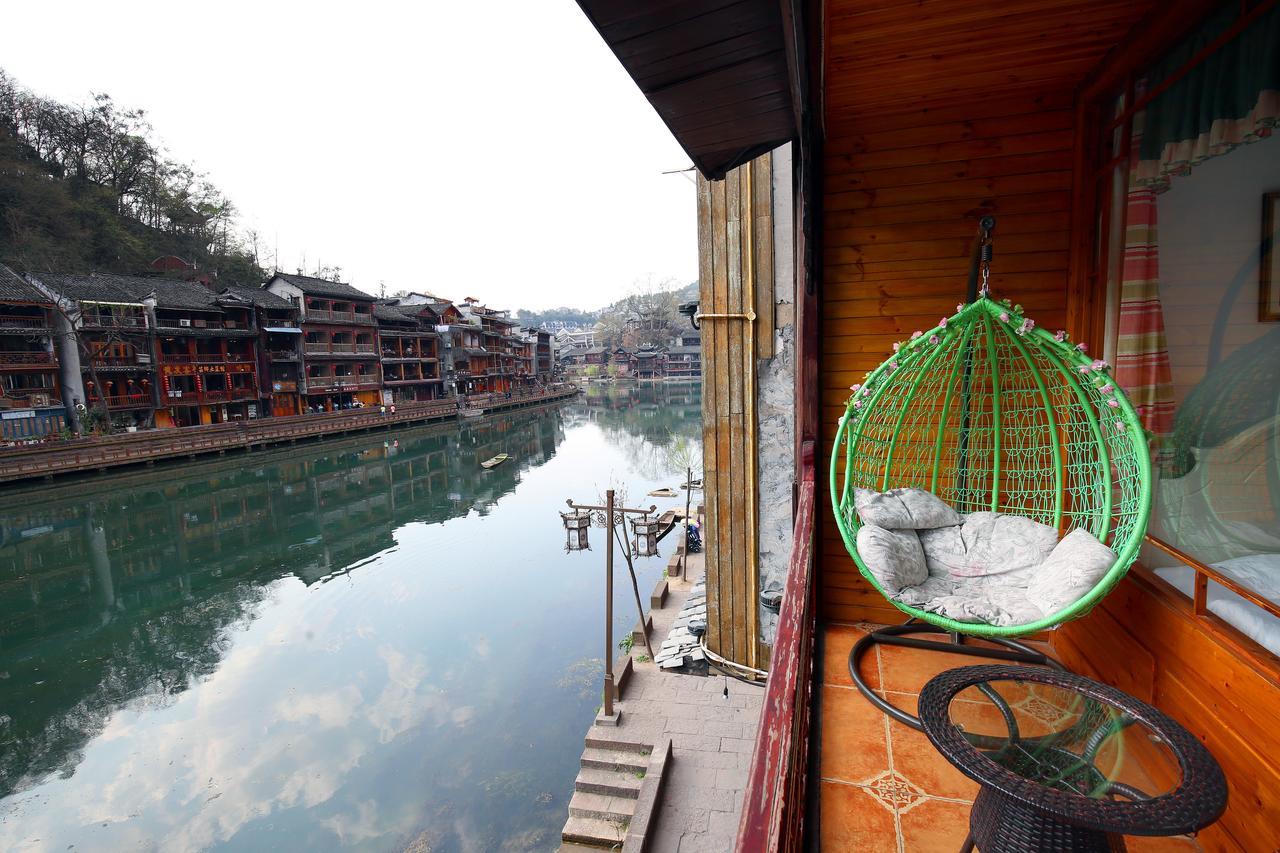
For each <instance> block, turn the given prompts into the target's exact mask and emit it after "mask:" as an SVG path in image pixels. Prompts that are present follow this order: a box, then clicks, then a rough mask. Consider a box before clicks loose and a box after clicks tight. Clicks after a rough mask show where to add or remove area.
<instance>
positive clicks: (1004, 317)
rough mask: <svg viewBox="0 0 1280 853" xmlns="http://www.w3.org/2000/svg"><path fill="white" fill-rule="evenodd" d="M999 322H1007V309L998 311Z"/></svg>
mask: <svg viewBox="0 0 1280 853" xmlns="http://www.w3.org/2000/svg"><path fill="white" fill-rule="evenodd" d="M1000 322H1001V323H1007V322H1009V312H1008V311H1001V312H1000Z"/></svg>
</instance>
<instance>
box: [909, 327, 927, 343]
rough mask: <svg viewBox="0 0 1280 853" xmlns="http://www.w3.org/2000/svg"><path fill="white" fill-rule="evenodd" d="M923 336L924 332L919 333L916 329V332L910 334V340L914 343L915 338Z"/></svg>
mask: <svg viewBox="0 0 1280 853" xmlns="http://www.w3.org/2000/svg"><path fill="white" fill-rule="evenodd" d="M923 334H924V332H921V331H920V330H918V329H917V330H916V331H914V332H912V333H911V340H913V341H914V340H915V339H916V338H918V337H921V336H922V335H923Z"/></svg>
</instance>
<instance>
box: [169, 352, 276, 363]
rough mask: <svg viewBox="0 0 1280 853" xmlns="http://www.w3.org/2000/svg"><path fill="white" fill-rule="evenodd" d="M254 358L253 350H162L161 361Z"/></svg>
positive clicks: (185, 361)
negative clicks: (194, 351) (223, 351)
mask: <svg viewBox="0 0 1280 853" xmlns="http://www.w3.org/2000/svg"><path fill="white" fill-rule="evenodd" d="M253 360H254V358H253V353H251V352H228V353H221V352H196V353H191V352H161V353H160V361H162V362H165V363H168V364H226V363H229V362H230V363H235V364H244V363H246V362H252V361H253Z"/></svg>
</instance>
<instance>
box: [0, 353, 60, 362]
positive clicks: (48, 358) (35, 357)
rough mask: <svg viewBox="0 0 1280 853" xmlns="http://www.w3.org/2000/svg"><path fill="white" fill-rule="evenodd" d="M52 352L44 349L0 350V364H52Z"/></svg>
mask: <svg viewBox="0 0 1280 853" xmlns="http://www.w3.org/2000/svg"><path fill="white" fill-rule="evenodd" d="M54 363H55V362H54V360H53V353H51V352H45V351H44V350H23V351H21V352H0V364H54Z"/></svg>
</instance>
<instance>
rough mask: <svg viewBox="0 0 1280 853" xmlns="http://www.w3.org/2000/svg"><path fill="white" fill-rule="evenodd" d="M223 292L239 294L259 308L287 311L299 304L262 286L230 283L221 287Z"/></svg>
mask: <svg viewBox="0 0 1280 853" xmlns="http://www.w3.org/2000/svg"><path fill="white" fill-rule="evenodd" d="M220 292H222V293H231V294H233V295H235V296H239V297H240V298H241V299H247V300H248V301H250V302H252V303H253V304H254V305H257V306H258V307H259V308H270V309H272V310H277V311H287V310H289V309H291V308H296V307H297V306H296V305H294V304H293V303H292V302H290V301H289V300H288V299H284V298H282V297H280V296H276V295H275V294H274V293H272V292H271V291H270V290H264V289H263V288H261V287H245V286H243V285H240V284H229V285H226V286H225V287H223V288H222V289H221V291H220Z"/></svg>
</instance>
